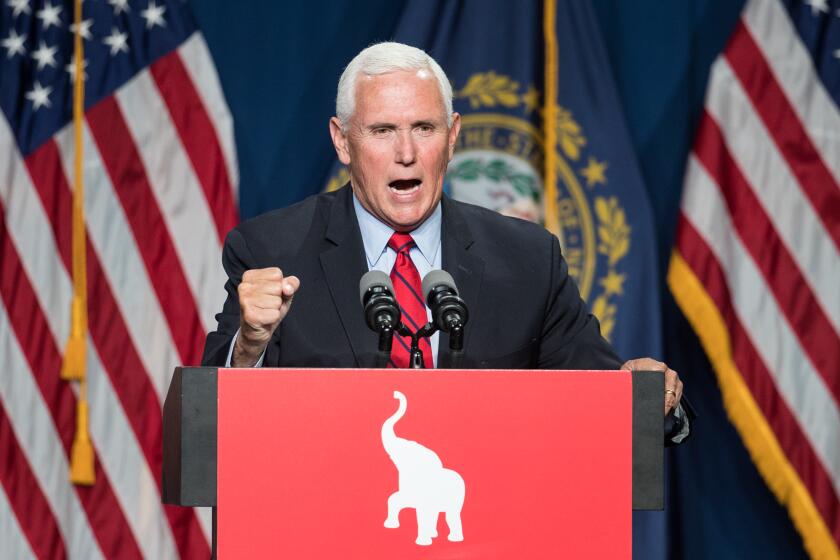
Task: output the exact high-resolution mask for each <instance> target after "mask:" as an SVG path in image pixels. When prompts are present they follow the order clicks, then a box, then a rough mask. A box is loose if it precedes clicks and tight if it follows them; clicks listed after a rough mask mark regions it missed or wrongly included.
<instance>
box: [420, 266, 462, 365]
mask: <svg viewBox="0 0 840 560" xmlns="http://www.w3.org/2000/svg"><path fill="white" fill-rule="evenodd" d="M423 295H424V296H426V303H427V305H428V306H429V309H431V310H432V322H433V323H434V325H435V326H436V327H437V328H438V329H440V330H441V331H443V332H445V333H449V348H451V349H452V350H463V349H464V325H466V324H467V321H468V320H469V318H470V315H469V312H468V311H467V304H466V303H464V300H463V299H461V297H460V296H459V295H458V288H457V287H455V280H453V279H452V276H451V275H450V274H449V273H448V272H446V271H445V270H433V271H431V272H429V273H428V274H427V275H426V277H425V278H423Z"/></svg>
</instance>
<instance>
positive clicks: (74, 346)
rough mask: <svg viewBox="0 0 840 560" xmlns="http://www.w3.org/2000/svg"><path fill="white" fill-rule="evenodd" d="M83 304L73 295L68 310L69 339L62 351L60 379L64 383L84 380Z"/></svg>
mask: <svg viewBox="0 0 840 560" xmlns="http://www.w3.org/2000/svg"><path fill="white" fill-rule="evenodd" d="M83 306H84V302H83V301H82V298H81V297H79V296H77V295H74V296H73V306H72V308H71V310H70V337H69V338H68V339H67V346H66V347H65V349H64V361H63V362H62V363H61V378H62V379H64V380H65V381H81V380H83V379H84V378H85V363H86V358H87V344H86V341H85V331H86V330H87V329H85V328H84V311H85V309H84V307H83Z"/></svg>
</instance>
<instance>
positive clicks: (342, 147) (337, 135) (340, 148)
mask: <svg viewBox="0 0 840 560" xmlns="http://www.w3.org/2000/svg"><path fill="white" fill-rule="evenodd" d="M330 136H331V137H332V141H333V146H335V153H336V154H338V160H339V161H340V162H341V163H343V164H344V165H350V147H349V146H348V145H347V136H346V135H345V134H344V130H342V128H341V121H340V120H338V117H333V118H331V119H330Z"/></svg>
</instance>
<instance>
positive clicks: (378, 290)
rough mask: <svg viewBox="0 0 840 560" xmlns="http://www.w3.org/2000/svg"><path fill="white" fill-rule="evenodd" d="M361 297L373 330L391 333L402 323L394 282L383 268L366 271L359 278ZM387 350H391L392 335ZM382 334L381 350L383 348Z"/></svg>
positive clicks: (367, 320) (366, 317)
mask: <svg viewBox="0 0 840 560" xmlns="http://www.w3.org/2000/svg"><path fill="white" fill-rule="evenodd" d="M359 299H360V300H361V302H362V307H364V309H365V322H367V326H368V327H370V329H371V330H373V331H376V332H378V333H380V335H383V334H385V333H386V332H387V333H389V334H391V333H393V332H394V331H395V330H397V328H398V327H399V324H400V308H399V306H398V305H397V300H396V299H395V298H394V284H393V283H391V278H389V277H388V275H387V274H385V273H384V272H382V271H381V270H371V271H369V272H366V273H365V274H364V275H363V276H362V278H361V280H359ZM388 339H389V344H388V348H387V350H388V351H390V349H391V348H390V336H388ZM381 346H382V337H381V336H380V350H383V351H384V350H386V349H385V348H382V347H381Z"/></svg>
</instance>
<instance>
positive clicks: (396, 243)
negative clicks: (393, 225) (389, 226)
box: [388, 231, 414, 254]
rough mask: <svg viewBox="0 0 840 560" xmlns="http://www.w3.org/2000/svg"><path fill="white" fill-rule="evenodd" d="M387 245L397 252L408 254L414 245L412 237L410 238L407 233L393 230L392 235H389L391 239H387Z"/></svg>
mask: <svg viewBox="0 0 840 560" xmlns="http://www.w3.org/2000/svg"><path fill="white" fill-rule="evenodd" d="M388 247H390V248H391V249H393V250H394V251H396V252H397V254H399V253H406V254H408V252H409V251H410V250H411V248H412V247H414V239H412V237H411V235H410V234H408V233H400V232H398V231H395V232H394V235H392V236H391V239H389V240H388Z"/></svg>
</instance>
